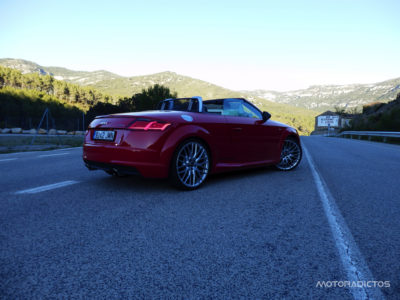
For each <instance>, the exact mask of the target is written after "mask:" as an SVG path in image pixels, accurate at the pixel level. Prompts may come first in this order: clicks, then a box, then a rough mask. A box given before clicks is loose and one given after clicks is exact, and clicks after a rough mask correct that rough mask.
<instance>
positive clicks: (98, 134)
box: [93, 131, 115, 141]
mask: <svg viewBox="0 0 400 300" xmlns="http://www.w3.org/2000/svg"><path fill="white" fill-rule="evenodd" d="M114 135H115V132H114V131H95V132H94V135H93V139H94V140H101V141H113V140H114Z"/></svg>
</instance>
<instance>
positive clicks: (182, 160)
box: [170, 139, 210, 190]
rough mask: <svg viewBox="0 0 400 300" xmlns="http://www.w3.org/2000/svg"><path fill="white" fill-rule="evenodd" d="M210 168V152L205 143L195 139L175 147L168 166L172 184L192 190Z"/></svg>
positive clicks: (202, 180) (206, 174)
mask: <svg viewBox="0 0 400 300" xmlns="http://www.w3.org/2000/svg"><path fill="white" fill-rule="evenodd" d="M209 170H210V154H209V151H208V149H207V147H206V145H205V144H204V143H203V142H201V141H200V140H197V139H189V140H186V141H184V142H183V143H182V144H180V145H179V146H178V148H177V149H176V151H175V153H174V155H173V157H172V161H171V168H170V181H171V183H172V185H174V186H175V187H177V188H180V189H183V190H194V189H197V188H198V187H199V186H201V185H202V184H203V183H204V181H205V180H206V178H207V176H208V173H209Z"/></svg>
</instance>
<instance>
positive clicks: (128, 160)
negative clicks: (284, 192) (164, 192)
mask: <svg viewBox="0 0 400 300" xmlns="http://www.w3.org/2000/svg"><path fill="white" fill-rule="evenodd" d="M270 117H271V115H270V114H269V113H268V112H261V111H260V110H259V109H258V108H257V107H255V106H254V105H253V104H252V103H250V102H248V101H247V100H245V99H241V98H228V99H214V100H207V101H203V100H202V98H201V97H192V98H179V99H166V100H164V101H162V102H161V103H160V109H159V110H154V111H143V112H135V113H121V114H112V115H104V116H98V117H96V118H95V119H94V120H93V121H92V122H91V123H90V125H89V128H88V130H87V132H86V136H85V142H84V146H83V160H84V162H85V165H86V167H87V168H88V169H89V170H96V169H100V170H104V171H106V172H107V173H109V174H115V175H126V174H140V175H142V176H144V177H151V178H167V177H169V178H170V180H171V182H172V183H173V184H174V185H175V186H177V187H180V188H183V189H189V190H190V189H195V188H197V187H199V186H200V185H201V184H202V183H203V182H204V181H205V180H206V178H207V176H208V175H209V174H210V173H217V172H223V171H229V170H235V169H239V168H248V167H258V166H267V165H275V166H276V167H277V168H278V169H280V170H284V171H288V170H292V169H294V168H295V167H296V166H297V165H298V164H299V162H300V160H301V157H302V149H301V145H300V139H299V135H298V133H297V131H296V130H295V129H294V128H292V127H289V126H287V125H285V124H282V123H279V122H275V121H272V120H270Z"/></svg>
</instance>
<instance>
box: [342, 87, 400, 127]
mask: <svg viewBox="0 0 400 300" xmlns="http://www.w3.org/2000/svg"><path fill="white" fill-rule="evenodd" d="M345 130H378V131H400V93H399V94H398V95H397V97H396V99H395V100H393V101H390V102H388V103H380V102H375V103H370V104H368V105H364V107H363V112H362V113H361V114H358V115H357V116H356V117H355V118H354V120H353V121H352V122H351V124H350V127H349V128H346V129H345Z"/></svg>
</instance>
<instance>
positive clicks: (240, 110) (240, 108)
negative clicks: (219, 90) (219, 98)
mask: <svg viewBox="0 0 400 300" xmlns="http://www.w3.org/2000/svg"><path fill="white" fill-rule="evenodd" d="M222 114H223V115H224V116H234V117H244V118H255V119H262V115H261V113H260V112H259V111H258V110H257V109H255V108H254V107H252V106H251V105H250V104H248V103H246V102H244V101H243V100H241V99H225V100H224V107H223V112H222Z"/></svg>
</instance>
